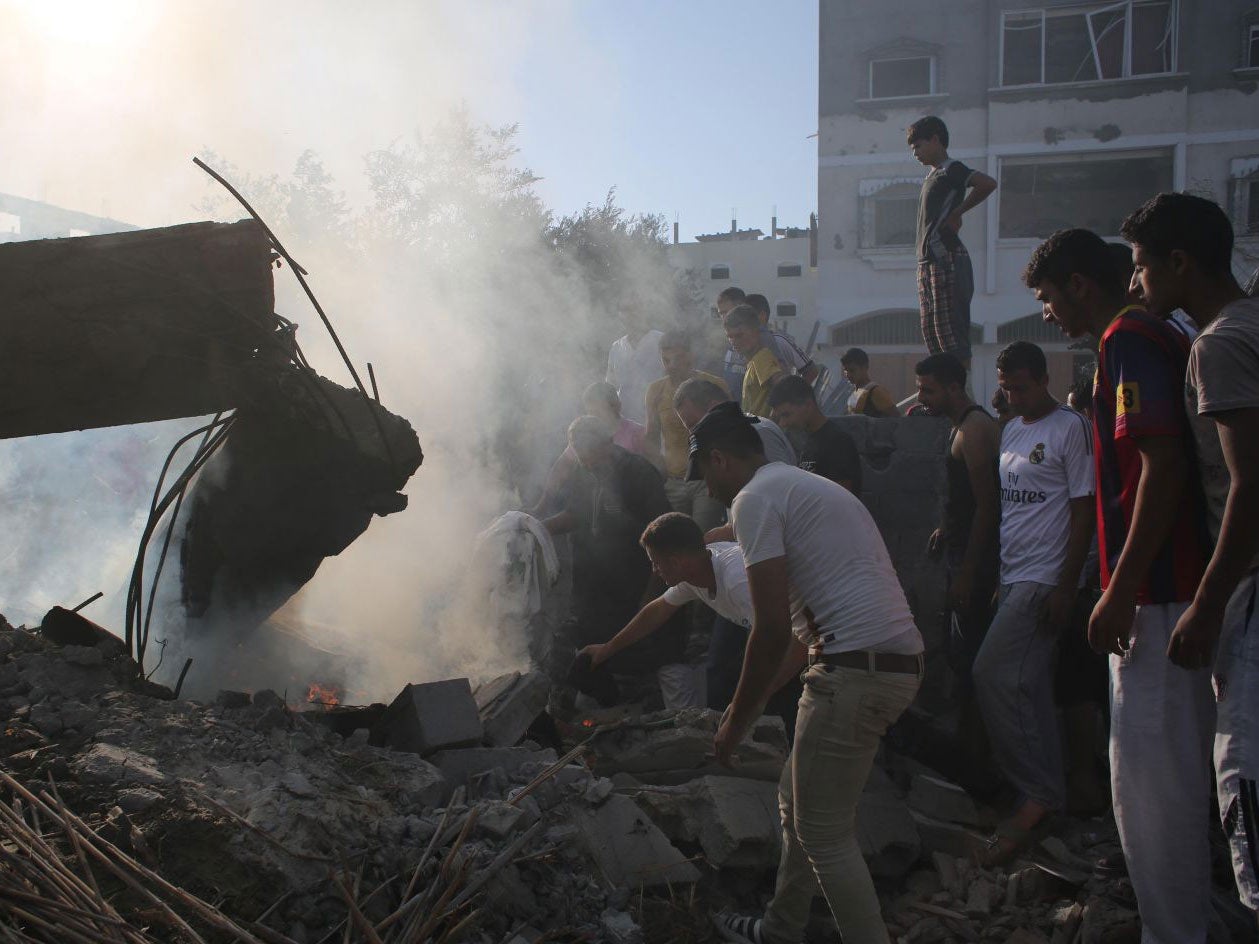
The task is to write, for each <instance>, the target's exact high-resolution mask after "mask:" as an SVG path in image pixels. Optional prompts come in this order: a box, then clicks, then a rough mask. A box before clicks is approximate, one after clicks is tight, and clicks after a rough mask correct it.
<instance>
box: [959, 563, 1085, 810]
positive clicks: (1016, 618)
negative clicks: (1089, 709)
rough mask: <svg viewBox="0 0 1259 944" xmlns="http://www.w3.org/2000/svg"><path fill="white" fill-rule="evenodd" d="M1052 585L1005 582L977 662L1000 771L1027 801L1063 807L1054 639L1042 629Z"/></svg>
mask: <svg viewBox="0 0 1259 944" xmlns="http://www.w3.org/2000/svg"><path fill="white" fill-rule="evenodd" d="M1053 589H1054V588H1053V587H1052V586H1050V585H1048V584H1043V583H1007V584H1002V585H1001V595H1000V597H999V601H1000V602H999V603H998V604H997V615H996V616H994V617H993V619H992V625H991V626H989V627H988V635H987V636H985V637H984V642H983V645H981V646H980V647H979V654H978V655H977V656H976V657H975V668H974V673H973V675H974V679H975V698H976V700H977V701H978V702H979V710H980V712H981V713H982V714H983V718H984V727H985V728H986V729H987V731H988V738H989V740H990V741H991V742H992V753H993V757H994V759H995V760H996V762H997V764H998V766H1000V768H1001V772H1002V773H1004V774H1005V776H1006V778H1007V779H1008V780H1009V781H1010V783H1011V784H1013V785H1014V788H1015V789H1016V790H1018V791H1019V794H1020V796H1021V798H1022V799H1024V800H1033V801H1035V802H1036V803H1039V804H1041V805H1042V806H1046V807H1048V808H1049V809H1051V810H1061V809H1063V808H1064V807H1065V806H1066V793H1067V791H1066V780H1065V773H1064V768H1063V762H1062V740H1061V738H1060V736H1059V734H1058V712H1057V707H1056V705H1055V704H1054V662H1055V658H1054V656H1055V651H1056V649H1057V645H1058V639H1057V635H1056V634H1053V633H1050V632H1046V631H1045V630H1044V629H1042V628H1041V626H1042V622H1043V618H1042V612H1043V610H1044V606H1045V601H1046V600H1047V599H1048V598H1049V595H1050V594H1051V593H1052V592H1053Z"/></svg>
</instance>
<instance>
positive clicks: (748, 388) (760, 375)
mask: <svg viewBox="0 0 1259 944" xmlns="http://www.w3.org/2000/svg"><path fill="white" fill-rule="evenodd" d="M781 373H785V371H784V370H783V365H782V364H780V363H779V362H778V358H776V357H775V356H774V352H773V351H771V350H770V349H769V348H768V347H762V348H761V349H760V350H758V351H757V352H756V353H755V354H753V355H752V357H751V359H750V360H749V361H748V369H747V373H745V374H744V375H743V412H744V413H755V414H756V415H757V416H766V417H767V416H769V379H770V378H771V377H773V376H774V375H775V374H781Z"/></svg>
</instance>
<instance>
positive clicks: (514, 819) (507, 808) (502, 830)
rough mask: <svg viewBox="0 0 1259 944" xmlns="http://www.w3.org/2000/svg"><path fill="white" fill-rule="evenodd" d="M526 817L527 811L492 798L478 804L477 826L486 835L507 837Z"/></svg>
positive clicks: (498, 837)
mask: <svg viewBox="0 0 1259 944" xmlns="http://www.w3.org/2000/svg"><path fill="white" fill-rule="evenodd" d="M524 819H525V811H524V810H523V809H522V808H521V807H519V806H512V805H511V804H510V803H505V802H504V801H502V800H492V801H489V802H485V803H481V804H479V805H478V806H477V820H476V828H477V830H478V831H479V832H480V833H481V834H482V835H486V836H492V837H493V838H495V839H506V838H507V837H508V836H510V835H511V834H512V833H514V832H515V831H516V830H517V828H519V827H520V826H521V825H522V821H523V820H524Z"/></svg>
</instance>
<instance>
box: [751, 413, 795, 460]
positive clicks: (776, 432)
mask: <svg viewBox="0 0 1259 944" xmlns="http://www.w3.org/2000/svg"><path fill="white" fill-rule="evenodd" d="M752 425H753V427H755V429H756V433H757V435H758V436H760V437H761V445H762V446H764V447H765V458H766V459H768V460H769V461H770V462H785V463H787V465H795V464H796V450H795V449H794V448H793V447H792V445H791V440H790V439H788V438H787V434H786V433H785V432H783V428H782V427H781V426H779V425H778V424H777V423H775V422H774V421H773V420H768V419H766V418H765V417H763V416H758V417H756V422H755V423H753V424H752Z"/></svg>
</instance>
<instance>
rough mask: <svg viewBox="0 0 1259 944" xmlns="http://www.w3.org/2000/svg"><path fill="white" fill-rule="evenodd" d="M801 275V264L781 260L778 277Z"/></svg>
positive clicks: (787, 277)
mask: <svg viewBox="0 0 1259 944" xmlns="http://www.w3.org/2000/svg"><path fill="white" fill-rule="evenodd" d="M799 275H800V266H799V265H798V264H791V263H786V262H780V263H779V264H778V277H779V278H780V279H791V278H796V277H797V276H799Z"/></svg>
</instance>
